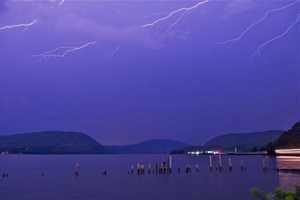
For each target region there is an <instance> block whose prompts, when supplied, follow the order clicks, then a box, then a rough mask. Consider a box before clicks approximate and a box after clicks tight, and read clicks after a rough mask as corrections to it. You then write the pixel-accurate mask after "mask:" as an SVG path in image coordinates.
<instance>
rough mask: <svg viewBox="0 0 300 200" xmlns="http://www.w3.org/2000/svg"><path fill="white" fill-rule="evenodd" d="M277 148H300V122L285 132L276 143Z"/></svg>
mask: <svg viewBox="0 0 300 200" xmlns="http://www.w3.org/2000/svg"><path fill="white" fill-rule="evenodd" d="M273 146H274V147H275V148H300V121H299V122H297V123H296V124H294V126H293V127H292V128H291V129H289V130H288V131H286V132H284V133H283V134H282V135H281V136H280V137H279V138H278V139H277V140H276V141H275V142H274V143H273Z"/></svg>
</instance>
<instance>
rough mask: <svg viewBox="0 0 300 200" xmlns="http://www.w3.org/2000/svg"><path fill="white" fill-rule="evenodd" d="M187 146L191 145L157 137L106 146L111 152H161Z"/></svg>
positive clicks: (168, 151)
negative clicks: (139, 141)
mask: <svg viewBox="0 0 300 200" xmlns="http://www.w3.org/2000/svg"><path fill="white" fill-rule="evenodd" d="M186 146H189V145H188V144H185V143H182V142H179V141H176V140H167V139H155V140H146V141H144V142H141V143H137V144H132V145H122V146H106V147H105V150H106V153H109V154H159V153H170V152H172V151H173V150H175V149H180V148H184V147H186Z"/></svg>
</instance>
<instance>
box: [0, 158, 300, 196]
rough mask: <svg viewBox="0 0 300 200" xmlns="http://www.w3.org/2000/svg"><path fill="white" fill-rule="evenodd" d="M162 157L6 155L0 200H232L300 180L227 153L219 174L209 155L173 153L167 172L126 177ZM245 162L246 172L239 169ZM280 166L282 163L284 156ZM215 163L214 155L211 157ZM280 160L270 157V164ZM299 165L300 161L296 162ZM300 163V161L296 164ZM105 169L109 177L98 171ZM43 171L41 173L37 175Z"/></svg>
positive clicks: (0, 168) (1, 168) (1, 160)
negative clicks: (138, 165) (132, 167)
mask: <svg viewBox="0 0 300 200" xmlns="http://www.w3.org/2000/svg"><path fill="white" fill-rule="evenodd" d="M166 158H167V156H165V155H118V156H104V155H68V156H66V155H48V156H29V155H26V156H25V155H7V156H0V172H1V174H2V172H7V173H8V174H9V177H8V178H2V177H1V178H0V198H1V199H3V200H99V199H103V200H119V199H120V200H141V199H143V200H154V199H155V200H168V199H172V200H177V199H178V200H201V199H203V200H204V199H205V200H220V199H224V200H232V199H243V200H247V199H249V200H250V199H253V198H252V197H251V195H250V193H249V190H250V188H252V187H254V186H255V187H258V188H260V189H262V190H265V191H272V190H273V189H274V188H276V187H278V186H282V187H287V188H289V189H290V188H293V187H294V185H295V184H300V176H299V175H297V174H287V173H278V172H277V171H276V170H271V169H270V170H268V171H267V172H263V170H262V159H263V158H264V157H262V156H232V157H231V158H232V162H233V167H234V169H233V171H232V172H229V171H228V170H227V169H226V168H227V167H226V166H227V163H228V162H227V160H228V158H227V157H226V156H224V157H223V163H224V168H225V170H224V171H223V172H217V171H215V170H214V171H213V172H210V171H209V169H208V164H209V158H208V156H198V157H191V156H174V157H173V167H174V168H176V170H173V173H172V175H159V176H157V175H148V174H146V175H144V176H137V175H129V174H128V170H129V169H130V165H131V164H135V163H137V162H143V163H145V164H146V166H148V163H151V164H155V163H157V162H161V161H164V160H165V159H166ZM241 160H244V163H245V166H246V167H247V171H245V172H242V171H241V170H240V167H239V165H240V162H241ZM283 160H284V162H285V163H284V164H285V165H286V159H283ZM213 161H214V164H215V165H216V164H217V162H218V157H217V156H216V157H214V158H213ZM76 162H78V163H80V175H79V176H78V177H75V176H74V164H75V163H76ZM280 162H281V160H278V159H277V160H276V159H275V158H269V159H268V160H267V163H268V166H269V167H270V168H272V169H273V168H276V167H277V165H279V164H280ZM299 163H300V162H299ZM186 164H191V165H193V166H195V165H196V164H198V165H199V169H200V171H199V172H196V171H195V170H194V169H193V172H192V173H191V174H185V173H181V174H178V173H177V168H178V167H184V166H185V165H186ZM298 166H300V165H298ZM104 169H107V170H108V175H107V176H103V175H102V174H101V172H102V171H103V170H104ZM42 173H45V175H44V176H42V175H41V174H42Z"/></svg>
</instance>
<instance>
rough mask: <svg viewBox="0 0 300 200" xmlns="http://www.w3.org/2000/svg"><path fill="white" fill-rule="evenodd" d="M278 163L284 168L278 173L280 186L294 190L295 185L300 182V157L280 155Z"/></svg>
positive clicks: (277, 159)
mask: <svg viewBox="0 0 300 200" xmlns="http://www.w3.org/2000/svg"><path fill="white" fill-rule="evenodd" d="M276 165H277V168H278V169H281V170H283V171H280V172H279V173H278V180H279V186H280V187H281V188H284V189H286V190H289V191H293V190H294V189H295V185H299V184H300V157H298V156H278V157H276Z"/></svg>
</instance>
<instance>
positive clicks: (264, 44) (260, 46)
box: [255, 13, 300, 55]
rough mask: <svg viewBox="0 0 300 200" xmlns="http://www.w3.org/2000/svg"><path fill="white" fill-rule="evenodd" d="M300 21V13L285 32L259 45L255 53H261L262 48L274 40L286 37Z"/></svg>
mask: <svg viewBox="0 0 300 200" xmlns="http://www.w3.org/2000/svg"><path fill="white" fill-rule="evenodd" d="M299 21H300V13H299V14H298V15H297V17H296V19H295V21H294V22H293V23H292V24H290V25H289V26H288V27H287V29H286V30H285V31H284V32H282V33H281V34H279V35H277V36H275V37H273V38H272V39H270V40H268V41H266V42H264V43H262V44H261V45H259V46H258V48H257V50H256V52H255V54H258V55H261V52H262V50H263V49H264V48H265V47H266V46H268V45H270V44H271V43H273V42H274V41H276V40H279V39H281V38H283V37H285V36H286V35H287V34H289V32H290V31H291V30H292V29H293V28H294V27H295V26H296V25H297V24H298V23H299Z"/></svg>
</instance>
